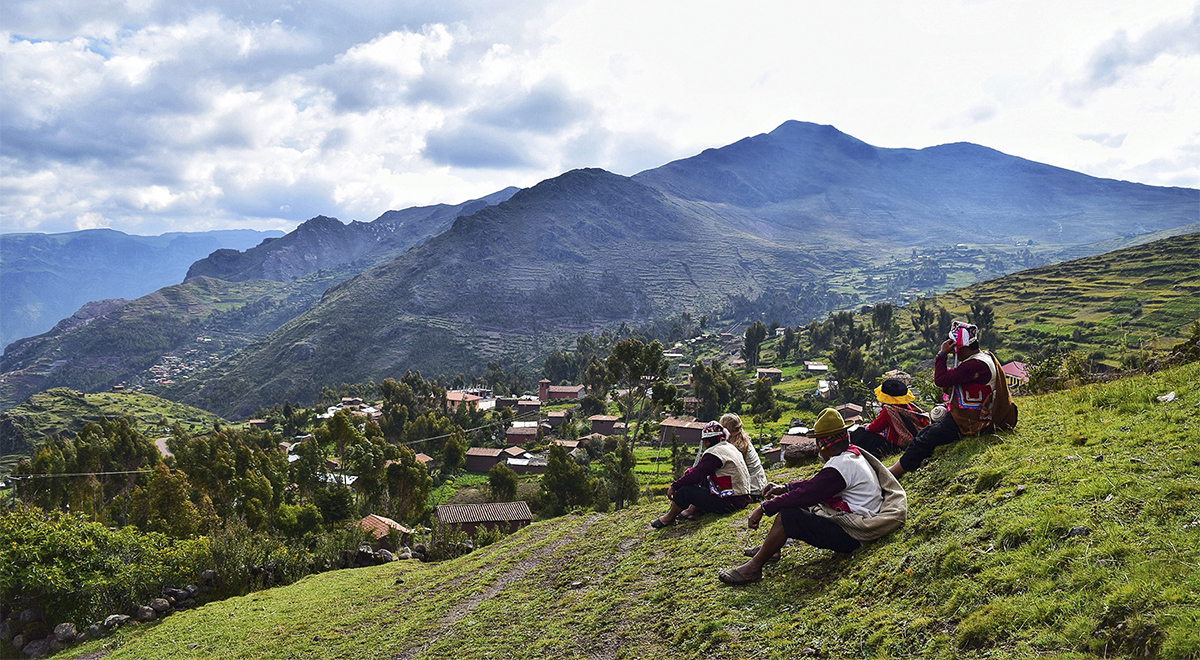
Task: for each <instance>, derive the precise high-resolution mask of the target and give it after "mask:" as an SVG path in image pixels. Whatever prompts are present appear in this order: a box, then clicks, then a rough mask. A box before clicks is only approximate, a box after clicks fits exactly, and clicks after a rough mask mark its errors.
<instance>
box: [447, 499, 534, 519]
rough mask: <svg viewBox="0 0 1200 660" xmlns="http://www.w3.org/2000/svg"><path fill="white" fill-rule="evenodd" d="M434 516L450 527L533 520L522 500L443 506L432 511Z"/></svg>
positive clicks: (527, 506)
mask: <svg viewBox="0 0 1200 660" xmlns="http://www.w3.org/2000/svg"><path fill="white" fill-rule="evenodd" d="M434 515H435V516H436V517H437V519H438V521H440V522H443V523H447V524H451V525H457V524H461V523H481V522H503V521H509V520H533V514H532V513H530V512H529V505H528V504H527V503H525V502H524V501H523V500H520V501H517V502H491V503H488V504H443V505H441V506H439V507H437V508H436V509H434Z"/></svg>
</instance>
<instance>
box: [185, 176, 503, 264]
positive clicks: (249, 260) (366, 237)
mask: <svg viewBox="0 0 1200 660" xmlns="http://www.w3.org/2000/svg"><path fill="white" fill-rule="evenodd" d="M516 191H517V188H511V187H510V188H505V189H504V190H501V191H499V192H495V193H492V194H491V195H488V196H486V197H481V198H479V199H473V200H470V201H466V202H463V203H461V204H455V205H449V204H437V205H434V206H420V207H413V208H408V209H404V210H400V211H388V212H387V213H384V214H383V215H381V216H379V217H378V218H376V219H375V220H374V221H372V222H357V221H356V222H351V223H350V224H343V223H342V222H341V221H339V220H338V219H337V218H330V217H327V216H323V215H319V216H317V217H315V218H312V219H310V220H307V221H305V222H303V223H301V224H300V226H298V227H296V229H294V230H292V231H290V232H288V233H287V234H286V235H285V236H283V237H281V238H273V239H268V240H265V241H263V242H262V243H261V244H259V245H258V246H256V247H253V248H250V249H248V250H246V251H244V252H239V251H237V250H230V249H224V250H217V251H216V252H213V253H212V254H210V255H209V256H207V257H206V258H204V259H201V260H199V261H197V262H196V263H194V264H192V266H191V267H190V268H189V269H188V271H187V276H186V277H185V279H191V278H193V277H215V278H217V279H222V280H226V281H229V282H241V281H245V280H255V279H261V280H274V281H276V282H289V281H291V280H294V279H297V278H300V277H303V276H305V275H308V274H309V273H312V272H315V271H318V270H323V269H329V268H337V267H340V266H344V265H346V264H350V263H354V262H356V261H360V260H361V261H363V262H364V263H363V264H361V268H359V269H358V270H362V269H363V268H366V267H367V266H368V265H370V264H374V263H379V262H380V261H384V260H386V259H389V258H392V257H395V256H398V255H400V254H403V253H404V251H405V250H407V249H408V248H410V247H412V246H414V245H417V244H418V243H421V242H423V241H426V240H428V239H429V238H430V237H432V236H436V235H437V234H440V233H441V232H442V231H445V229H446V228H447V227H449V226H450V223H451V222H453V221H454V219H455V218H457V217H459V216H461V215H466V214H469V213H474V212H475V211H478V210H479V209H481V208H483V207H485V206H488V205H491V204H496V203H499V202H502V201H504V200H506V199H508V198H509V197H511V196H512V195H513V193H515V192H516Z"/></svg>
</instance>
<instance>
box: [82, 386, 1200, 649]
mask: <svg viewBox="0 0 1200 660" xmlns="http://www.w3.org/2000/svg"><path fill="white" fill-rule="evenodd" d="M1198 381H1200V364H1189V365H1186V366H1183V367H1179V368H1175V369H1173V370H1170V371H1165V372H1161V373H1157V374H1154V375H1149V376H1138V377H1134V378H1129V379H1125V380H1120V381H1116V382H1113V383H1109V384H1104V385H1092V386H1087V387H1083V388H1079V389H1075V390H1070V391H1065V392H1059V393H1055V394H1052V395H1045V396H1040V397H1029V398H1023V399H1021V400H1020V405H1021V419H1022V423H1021V424H1020V427H1019V428H1018V429H1017V430H1016V431H1014V432H1012V433H1010V434H1007V435H1004V436H986V437H983V438H979V439H966V440H963V441H961V442H959V443H957V444H955V445H951V446H950V447H947V448H944V449H942V450H939V452H938V453H937V454H936V455H935V457H934V459H933V460H932V462H931V463H930V464H929V465H928V466H927V467H926V468H925V469H922V470H920V471H918V472H915V473H911V474H908V475H906V476H905V477H904V485H905V487H906V488H907V489H908V495H909V507H910V510H909V519H908V522H907V524H906V525H905V526H904V527H903V528H901V529H900V530H898V531H897V532H894V533H893V534H891V535H889V536H888V537H885V538H884V539H882V540H881V541H878V542H876V543H874V544H871V545H869V546H867V547H866V548H864V549H862V550H860V551H859V552H858V553H857V554H856V555H854V556H852V557H850V558H841V557H836V556H834V555H833V553H830V552H827V551H821V550H815V549H812V548H808V547H799V546H789V547H788V548H786V549H785V551H784V558H783V560H782V561H780V562H778V563H777V564H773V565H768V568H767V570H766V579H765V580H764V581H763V582H761V583H758V584H753V585H749V586H746V587H741V588H736V589H735V588H731V587H726V586H723V585H721V584H720V583H719V582H718V581H717V580H716V571H717V570H718V569H721V568H724V567H728V566H731V565H735V564H737V563H740V562H741V560H742V558H741V556H740V550H741V548H742V547H744V546H746V545H751V544H754V543H757V542H758V540H760V539H761V538H762V536H763V535H764V533H765V532H764V531H762V530H760V531H757V532H754V531H750V530H748V529H746V527H745V523H744V520H745V518H744V516H742V515H734V516H729V517H718V518H710V519H707V520H704V521H702V522H699V523H686V524H684V525H681V526H677V527H673V528H670V529H667V530H662V531H653V530H650V529H649V528H648V526H647V522H648V521H649V519H650V518H651V517H652V516H653V515H655V514H657V513H659V512H661V510H662V509H663V508H664V507H665V504H664V500H663V499H661V498H657V499H656V500H654V501H651V502H643V503H642V504H639V505H638V506H636V507H634V508H632V509H629V510H625V511H621V512H616V513H609V514H591V513H588V514H581V515H571V516H565V517H562V518H556V519H553V520H549V521H546V522H539V523H535V524H533V525H531V526H530V527H528V528H526V529H524V530H522V531H520V532H519V533H517V534H515V535H513V536H511V537H509V538H507V539H505V540H503V541H501V542H500V543H497V544H495V545H492V546H489V547H487V548H485V549H482V550H479V551H477V552H475V553H472V554H470V555H467V556H465V557H463V558H460V559H457V560H452V561H448V562H444V563H440V564H420V563H416V562H411V561H410V562H400V563H393V564H388V565H385V566H381V567H377V568H368V569H360V570H353V571H337V572H331V573H325V574H321V575H314V576H311V577H308V578H305V579H304V580H301V581H300V582H298V583H296V584H293V585H291V586H288V587H283V588H279V589H273V590H269V591H265V592H259V593H256V594H252V595H249V596H246V597H243V598H235V599H230V600H227V601H223V602H217V603H211V604H209V605H206V606H204V607H202V608H200V609H198V610H194V611H188V612H184V613H182V614H178V615H175V616H172V617H170V618H168V619H166V620H164V621H163V622H162V623H160V624H158V625H155V626H144V627H138V628H133V629H127V630H125V631H123V632H121V633H119V634H118V635H117V636H115V637H113V638H109V639H107V640H104V641H102V642H90V643H89V644H87V645H85V646H83V647H80V648H78V649H77V650H75V651H73V652H74V653H76V654H84V653H94V652H101V655H103V653H104V652H107V655H104V657H106V658H107V659H108V660H120V659H124V658H144V657H155V658H285V657H294V658H404V659H412V658H505V657H513V658H525V657H543V658H640V657H664V658H666V657H671V658H675V657H683V658H751V657H753V658H779V659H783V658H799V657H819V658H849V657H855V658H902V657H920V658H1033V657H1037V658H1073V659H1074V658H1079V659H1082V658H1106V657H1107V658H1112V657H1153V658H1172V659H1184V658H1198V657H1200V514H1198V513H1197V510H1196V507H1195V503H1196V502H1197V500H1198V498H1200V471H1198V470H1197V467H1200V448H1198V447H1197V446H1196V442H1195V440H1196V438H1197V424H1198V422H1197V418H1196V411H1197V408H1198V406H1200V390H1198V389H1197V388H1196V383H1197V382H1198ZM1169 392H1175V393H1176V398H1175V399H1174V400H1171V401H1166V402H1160V401H1158V399H1157V397H1159V396H1163V395H1166V394H1168V393H1169ZM814 470H815V465H813V466H808V467H805V468H797V469H788V470H775V471H773V472H772V474H771V476H772V477H773V478H774V480H776V481H780V480H784V479H788V478H792V477H798V476H803V475H809V474H811V473H812V472H813V471H814ZM77 657H89V658H95V657H98V656H96V655H88V656H77Z"/></svg>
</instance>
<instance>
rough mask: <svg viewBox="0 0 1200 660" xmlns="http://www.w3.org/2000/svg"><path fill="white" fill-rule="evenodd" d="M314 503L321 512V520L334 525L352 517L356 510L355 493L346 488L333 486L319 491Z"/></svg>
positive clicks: (314, 497)
mask: <svg viewBox="0 0 1200 660" xmlns="http://www.w3.org/2000/svg"><path fill="white" fill-rule="evenodd" d="M313 502H314V504H316V505H317V509H318V510H319V511H320V512H321V518H322V519H323V520H324V521H325V522H326V523H329V524H331V525H332V524H336V523H339V522H341V521H343V520H346V519H348V518H349V517H350V515H351V513H352V512H353V510H354V493H352V492H351V491H350V489H349V488H347V487H345V486H341V485H333V486H329V487H328V488H321V489H319V490H317V492H316V493H315V495H314V496H313Z"/></svg>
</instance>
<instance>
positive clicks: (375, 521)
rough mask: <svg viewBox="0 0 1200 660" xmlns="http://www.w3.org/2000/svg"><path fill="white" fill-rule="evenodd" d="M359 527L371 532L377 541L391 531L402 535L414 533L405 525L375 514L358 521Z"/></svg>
mask: <svg viewBox="0 0 1200 660" xmlns="http://www.w3.org/2000/svg"><path fill="white" fill-rule="evenodd" d="M358 526H359V527H362V528H363V529H365V530H367V531H368V532H371V535H372V536H374V537H375V538H377V539H381V538H383V537H385V536H387V535H388V530H391V529H395V530H398V531H399V532H401V533H402V534H411V533H412V530H411V529H409V528H407V527H405V526H404V525H401V524H400V523H398V522H396V521H395V520H392V519H391V518H384V517H383V516H377V515H375V514H373V513H372V514H371V515H369V516H367V517H366V518H363V519H362V520H360V521H358Z"/></svg>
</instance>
